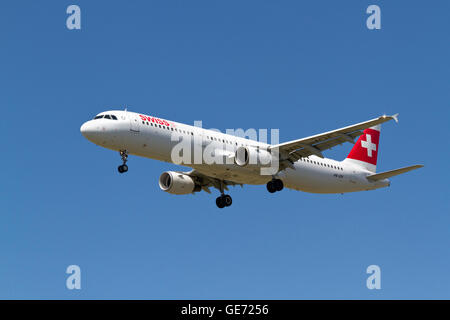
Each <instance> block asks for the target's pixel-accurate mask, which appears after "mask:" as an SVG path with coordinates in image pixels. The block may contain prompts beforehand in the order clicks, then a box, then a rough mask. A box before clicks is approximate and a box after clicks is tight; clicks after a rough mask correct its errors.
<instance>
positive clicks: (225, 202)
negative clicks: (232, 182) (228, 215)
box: [216, 194, 233, 209]
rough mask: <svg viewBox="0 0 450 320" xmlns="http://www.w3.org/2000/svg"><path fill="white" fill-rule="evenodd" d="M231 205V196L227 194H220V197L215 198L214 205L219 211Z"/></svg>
mask: <svg viewBox="0 0 450 320" xmlns="http://www.w3.org/2000/svg"><path fill="white" fill-rule="evenodd" d="M232 203H233V200H232V199H231V196H230V195H228V194H222V195H221V196H219V197H217V199H216V205H217V207H219V208H220V209H222V208H224V207H229V206H231V204H232Z"/></svg>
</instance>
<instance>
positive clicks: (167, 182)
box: [159, 171, 201, 194]
mask: <svg viewBox="0 0 450 320" xmlns="http://www.w3.org/2000/svg"><path fill="white" fill-rule="evenodd" d="M159 187H160V188H161V190H163V191H166V192H168V193H172V194H189V193H192V192H196V191H200V189H201V187H200V186H198V185H196V184H195V182H194V180H193V179H192V178H191V177H190V176H188V175H187V174H184V173H180V172H174V171H166V172H163V173H162V174H161V176H160V177H159Z"/></svg>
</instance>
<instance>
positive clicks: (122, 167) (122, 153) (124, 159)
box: [117, 150, 128, 173]
mask: <svg viewBox="0 0 450 320" xmlns="http://www.w3.org/2000/svg"><path fill="white" fill-rule="evenodd" d="M120 157H121V158H122V165H120V166H119V167H118V168H117V170H119V172H120V173H124V172H127V171H128V166H127V165H126V163H127V160H128V152H127V150H121V151H120Z"/></svg>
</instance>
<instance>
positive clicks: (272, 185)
mask: <svg viewBox="0 0 450 320" xmlns="http://www.w3.org/2000/svg"><path fill="white" fill-rule="evenodd" d="M266 187H267V191H269V192H270V193H274V192H275V191H277V189H276V188H275V183H274V182H273V180H271V181H269V182H267V185H266Z"/></svg>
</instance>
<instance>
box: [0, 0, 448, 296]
mask: <svg viewBox="0 0 450 320" xmlns="http://www.w3.org/2000/svg"><path fill="white" fill-rule="evenodd" d="M73 3H75V4H78V5H79V6H80V7H81V10H82V13H81V14H82V29H81V30H78V31H70V30H68V29H66V24H65V20H66V17H67V14H66V13H65V11H66V8H67V6H68V5H70V4H73ZM370 4H377V5H379V6H380V8H381V12H382V22H381V23H382V28H381V30H378V31H370V30H368V29H367V28H366V22H365V21H366V18H367V16H368V15H367V14H366V13H365V10H366V8H367V7H368V5H370ZM449 10H450V4H449V2H448V1H434V2H433V4H432V5H431V4H429V3H427V2H425V1H378V0H374V1H360V0H358V1H356V0H355V1H133V2H126V1H82V0H77V1H74V2H68V1H39V2H36V1H21V0H20V1H2V2H1V4H0V41H1V42H0V43H1V46H2V50H0V61H1V62H0V66H1V69H0V70H1V72H0V106H1V110H2V117H1V118H0V123H1V133H2V136H3V137H4V139H3V152H2V160H1V163H2V167H3V170H2V171H1V173H0V177H1V183H0V191H1V192H0V194H1V196H0V199H1V200H0V261H1V263H0V298H31V299H36V298H42V299H50V298H61V299H78V298H84V299H95V298H106V299H110V298H112V299H121V298H123V299H184V298H186V299H197V298H200V299H218V298H237V299H240V298H260V299H304V298H319V299H321V298H330V299H341V298H350V299H380V298H386V299H392V298H406V299H408V298H414V299H416V298H425V299H428V298H450V277H449V274H448V271H449V270H450V255H449V253H450V251H449V245H450V231H449V225H450V210H449V187H448V180H449V173H448V158H449V149H448V139H449V133H448V121H449V116H450V112H449V101H450V86H449V85H450V82H449V74H450V63H449V56H450V42H449V31H450V19H449V18H448V12H449ZM125 105H127V106H128V108H129V109H130V110H132V111H137V112H142V113H146V114H151V115H155V116H159V117H162V118H166V119H171V120H174V121H179V122H185V123H189V124H193V122H194V120H202V121H203V125H204V127H208V128H211V127H213V128H219V129H221V130H225V129H227V128H269V129H270V128H279V129H280V140H281V141H287V140H291V139H296V138H301V137H304V136H308V135H311V134H315V133H320V132H323V131H328V130H331V129H335V128H338V127H341V126H345V125H349V124H352V123H354V122H360V121H364V120H367V119H371V118H373V117H376V116H378V115H381V114H383V113H388V114H392V113H397V112H399V113H400V123H399V124H395V123H394V122H392V123H391V122H389V123H387V124H385V125H383V129H382V133H381V145H380V148H381V149H380V153H379V158H378V170H379V171H384V170H390V169H394V168H398V167H402V166H406V165H410V164H415V163H422V164H424V165H425V168H423V169H420V170H418V171H414V172H411V173H408V174H405V175H402V176H399V177H396V178H393V179H392V185H391V187H390V188H387V189H381V190H376V191H371V192H361V193H354V194H345V195H315V194H307V193H302V192H295V191H290V190H284V191H283V192H280V193H276V194H269V193H268V192H267V191H266V189H265V186H245V187H244V188H243V189H241V188H240V187H238V188H234V189H232V190H231V192H230V194H231V195H232V196H233V205H232V206H231V207H230V208H227V209H224V210H219V209H217V208H216V205H215V197H216V194H218V192H216V193H215V194H213V195H208V194H206V193H200V194H196V195H193V196H191V195H189V196H173V195H170V194H167V193H164V192H162V191H160V190H159V187H158V184H157V179H158V177H159V175H160V174H161V172H163V171H165V170H169V169H173V168H176V166H174V165H169V164H166V163H160V162H157V161H154V160H150V159H143V158H137V157H130V159H129V163H128V164H129V168H130V170H129V172H128V173H127V174H125V175H120V174H119V173H118V172H117V165H119V164H120V157H119V155H118V154H116V153H114V152H112V151H109V150H106V149H102V148H100V147H98V146H95V145H93V144H92V143H90V142H88V141H87V140H85V139H84V138H83V137H82V136H81V134H80V132H79V127H80V125H81V124H82V123H83V122H84V121H86V120H88V119H90V118H92V117H93V116H94V115H95V114H97V113H99V112H101V111H103V110H106V109H123V107H124V106H125ZM350 148H351V146H350V145H344V146H342V147H338V148H336V149H334V150H331V151H328V152H327V153H326V156H328V157H332V158H335V159H339V160H341V159H343V158H345V156H346V155H347V153H348V152H349V151H350ZM71 264H76V265H79V266H80V267H81V272H82V289H81V290H79V291H77V290H68V289H66V287H65V281H66V277H67V275H66V274H65V270H66V268H67V266H69V265H71ZM372 264H376V265H379V266H380V267H381V273H382V280H381V286H382V289H381V290H368V289H367V288H366V285H365V283H366V278H367V276H368V275H367V274H366V273H365V271H366V268H367V266H369V265H372Z"/></svg>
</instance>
